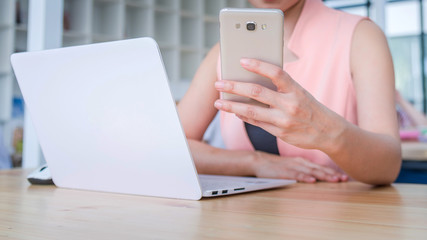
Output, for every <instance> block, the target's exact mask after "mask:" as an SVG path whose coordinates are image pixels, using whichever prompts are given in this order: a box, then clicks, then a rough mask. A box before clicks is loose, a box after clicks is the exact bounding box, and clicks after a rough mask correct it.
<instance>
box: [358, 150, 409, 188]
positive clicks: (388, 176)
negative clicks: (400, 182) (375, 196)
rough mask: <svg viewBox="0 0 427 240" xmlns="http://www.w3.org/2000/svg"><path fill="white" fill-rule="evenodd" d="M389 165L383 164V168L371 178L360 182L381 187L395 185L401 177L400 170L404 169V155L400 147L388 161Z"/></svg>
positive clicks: (368, 177)
mask: <svg viewBox="0 0 427 240" xmlns="http://www.w3.org/2000/svg"><path fill="white" fill-rule="evenodd" d="M386 162H387V163H384V164H382V166H381V167H380V168H379V169H377V170H376V171H374V172H373V174H370V176H365V177H364V178H361V179H359V181H360V182H362V183H366V184H370V185H374V186H381V185H390V184H392V183H394V182H395V181H396V179H397V177H398V176H399V173H400V169H401V167H402V155H401V149H400V145H399V148H397V149H396V151H394V153H393V154H392V156H389V158H388V159H387V161H386Z"/></svg>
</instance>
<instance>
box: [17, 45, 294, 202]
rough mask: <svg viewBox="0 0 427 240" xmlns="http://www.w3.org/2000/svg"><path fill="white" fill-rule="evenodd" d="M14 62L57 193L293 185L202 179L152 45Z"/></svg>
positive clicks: (208, 193) (206, 192)
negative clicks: (69, 191)
mask: <svg viewBox="0 0 427 240" xmlns="http://www.w3.org/2000/svg"><path fill="white" fill-rule="evenodd" d="M11 61H12V66H13V69H14V71H15V75H16V77H17V79H18V83H19V86H20V88H21V91H22V94H23V96H24V100H25V103H26V104H27V107H28V110H29V113H30V116H31V119H32V121H33V125H34V127H35V129H36V132H37V136H38V139H39V142H40V145H41V148H42V151H43V154H44V156H45V159H46V162H47V164H48V165H49V170H50V172H51V174H52V179H53V182H54V183H55V185H56V186H58V187H63V188H72V189H83V190H95V191H105V192H115V193H125V194H137V195H145V196H157V197H168V198H179V199H193V200H198V199H200V198H201V197H202V196H203V197H212V196H221V195H228V194H235V193H242V192H247V191H254V190H260V189H267V188H275V187H281V186H285V185H288V184H292V183H294V182H295V181H292V180H278V179H261V178H245V177H227V176H209V175H198V174H197V171H196V169H195V166H194V162H193V159H192V156H191V153H190V151H189V148H188V146H187V142H186V138H185V135H184V132H183V130H182V127H181V124H180V121H179V118H178V114H177V111H176V108H175V102H174V100H173V98H172V95H171V92H170V89H169V85H168V80H167V79H168V78H167V75H166V72H165V68H164V65H163V62H162V59H161V56H160V52H159V48H158V46H157V44H156V42H155V41H154V40H153V39H151V38H138V39H131V40H123V41H115V42H108V43H98V44H92V45H84V46H77V47H68V48H61V49H53V50H46V51H39V52H27V53H17V54H13V55H12V56H11Z"/></svg>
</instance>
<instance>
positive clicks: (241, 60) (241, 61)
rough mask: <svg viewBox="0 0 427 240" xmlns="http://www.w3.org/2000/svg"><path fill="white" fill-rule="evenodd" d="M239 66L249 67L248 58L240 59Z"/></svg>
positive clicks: (249, 61)
mask: <svg viewBox="0 0 427 240" xmlns="http://www.w3.org/2000/svg"><path fill="white" fill-rule="evenodd" d="M240 64H242V65H245V66H250V65H251V60H249V59H248V58H242V59H240Z"/></svg>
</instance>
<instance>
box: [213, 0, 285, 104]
mask: <svg viewBox="0 0 427 240" xmlns="http://www.w3.org/2000/svg"><path fill="white" fill-rule="evenodd" d="M219 21H220V47H221V52H220V55H221V78H222V79H224V80H233V81H244V82H251V83H256V84H259V85H262V86H264V87H267V88H270V89H274V90H276V86H275V85H274V84H273V83H272V82H271V80H270V79H268V78H266V77H262V76H260V75H257V74H255V73H252V72H249V71H247V70H245V69H244V68H243V67H242V66H241V65H240V59H241V58H255V59H258V60H261V61H265V62H268V63H271V64H274V65H277V66H280V67H282V66H283V12H282V11H281V10H278V9H250V8H228V9H222V10H221V11H220V17H219ZM221 95H222V98H223V99H226V100H232V101H236V102H243V103H252V104H258V105H259V104H261V103H259V102H257V101H256V100H253V99H249V98H247V97H242V96H237V95H234V94H230V93H221Z"/></svg>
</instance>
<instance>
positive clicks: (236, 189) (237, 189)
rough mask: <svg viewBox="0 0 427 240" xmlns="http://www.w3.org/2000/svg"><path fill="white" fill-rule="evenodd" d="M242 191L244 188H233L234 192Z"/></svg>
mask: <svg viewBox="0 0 427 240" xmlns="http://www.w3.org/2000/svg"><path fill="white" fill-rule="evenodd" d="M242 190H245V188H244V187H242V188H235V189H234V191H242Z"/></svg>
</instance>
